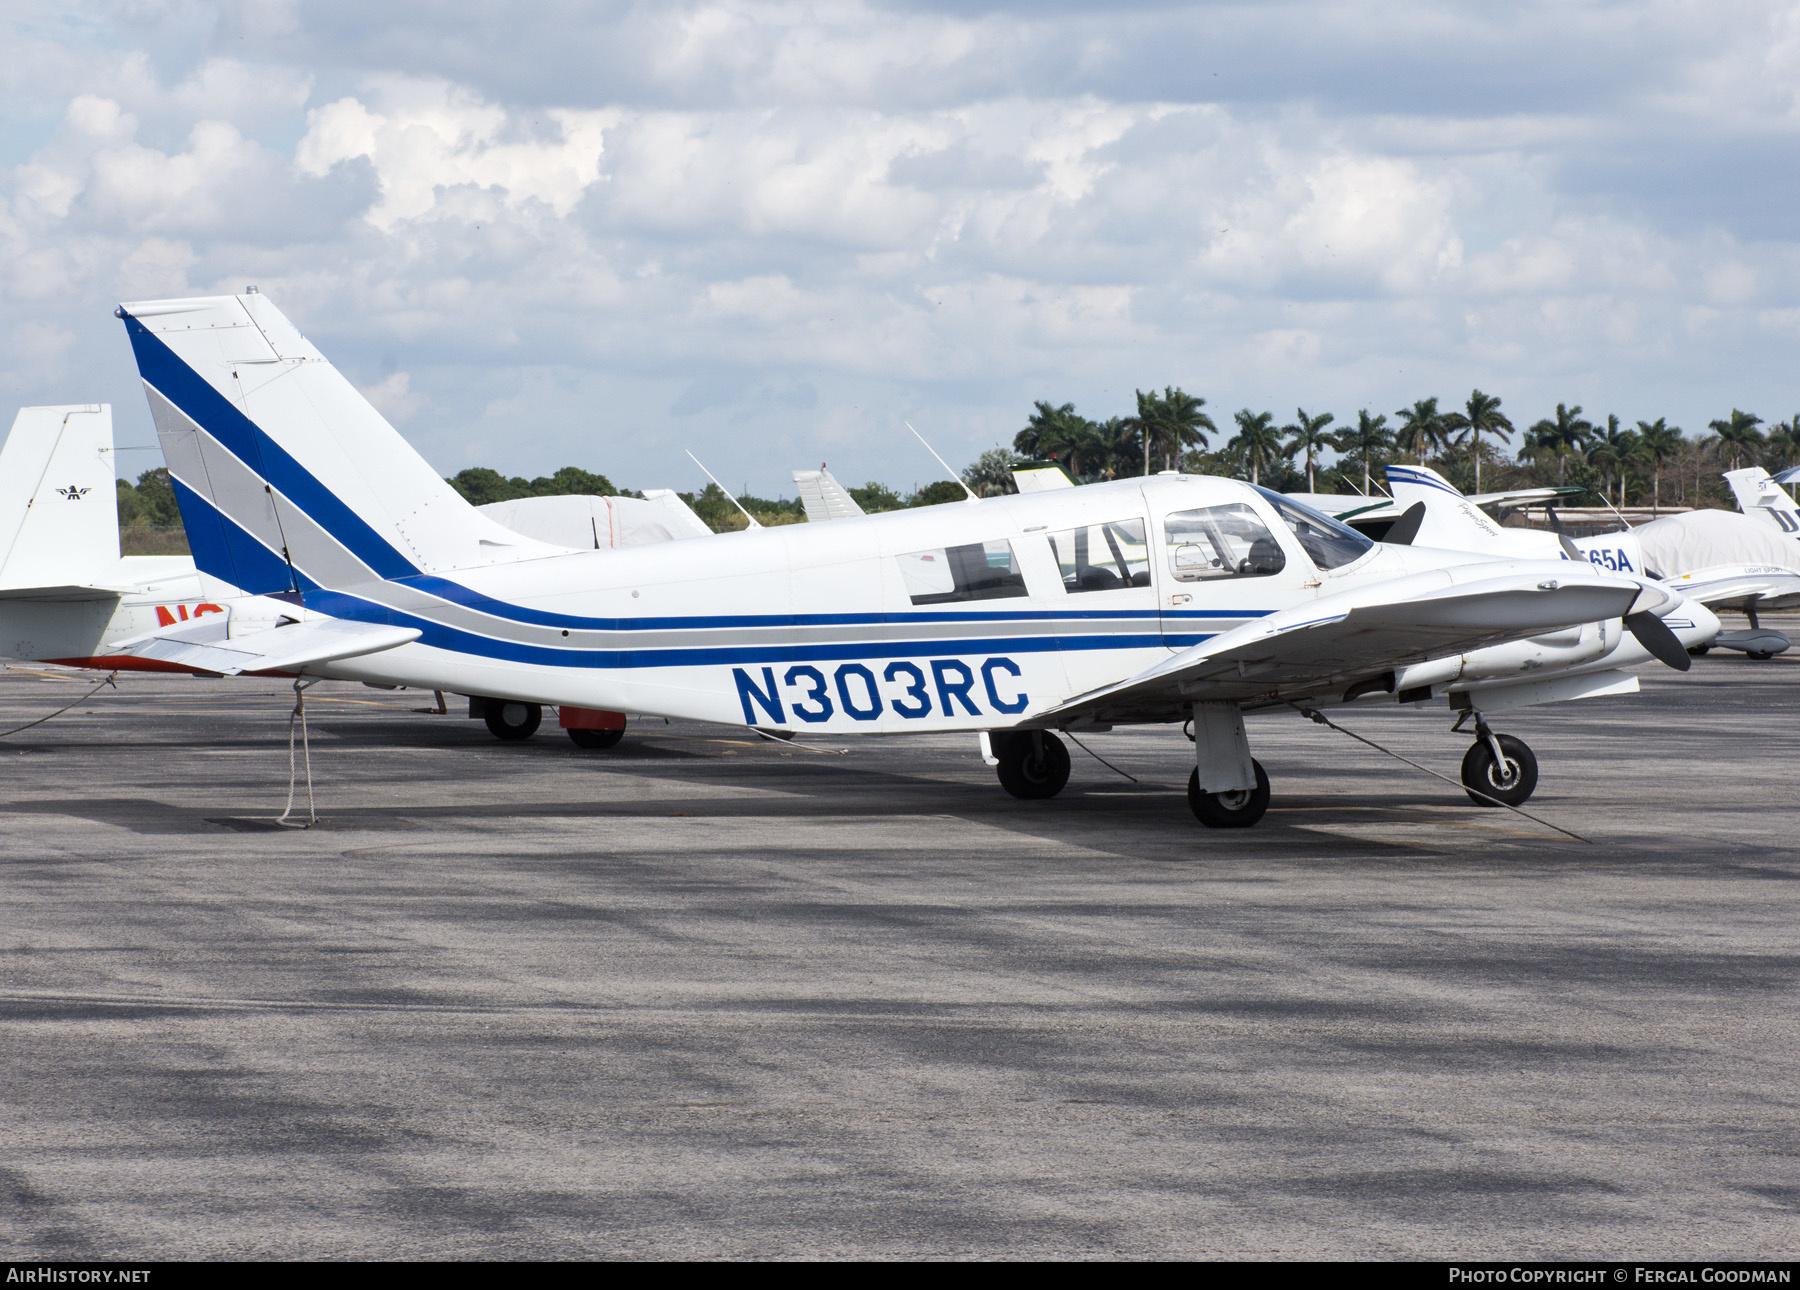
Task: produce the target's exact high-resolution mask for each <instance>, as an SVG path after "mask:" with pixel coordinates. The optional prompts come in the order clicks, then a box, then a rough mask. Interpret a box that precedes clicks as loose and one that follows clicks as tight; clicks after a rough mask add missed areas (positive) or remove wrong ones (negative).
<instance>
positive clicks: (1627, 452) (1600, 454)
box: [1587, 414, 1637, 505]
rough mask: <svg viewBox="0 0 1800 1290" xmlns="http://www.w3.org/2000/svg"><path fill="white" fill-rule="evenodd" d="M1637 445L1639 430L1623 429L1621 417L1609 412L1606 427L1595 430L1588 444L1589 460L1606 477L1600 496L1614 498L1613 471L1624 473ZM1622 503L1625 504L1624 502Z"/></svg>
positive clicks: (1608, 498)
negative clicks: (1620, 421) (1620, 422)
mask: <svg viewBox="0 0 1800 1290" xmlns="http://www.w3.org/2000/svg"><path fill="white" fill-rule="evenodd" d="M1627 436H1629V439H1628V438H1627ZM1636 447H1637V432H1636V431H1634V430H1621V429H1620V428H1619V418H1618V417H1616V416H1612V415H1610V414H1609V415H1608V416H1607V418H1606V429H1604V430H1598V429H1597V430H1595V432H1594V437H1593V440H1592V441H1591V442H1590V444H1589V446H1588V451H1587V462H1588V465H1590V466H1593V467H1594V468H1596V469H1597V470H1599V471H1600V473H1601V474H1602V475H1604V476H1605V477H1606V483H1605V485H1604V486H1603V487H1602V489H1601V492H1600V496H1602V497H1604V498H1606V499H1607V500H1608V501H1611V500H1612V481H1613V471H1614V470H1617V471H1619V473H1620V474H1621V475H1623V474H1624V471H1625V463H1626V462H1627V461H1629V460H1630V458H1631V455H1632V450H1633V449H1635V448H1636ZM1620 504H1621V505H1623V503H1620Z"/></svg>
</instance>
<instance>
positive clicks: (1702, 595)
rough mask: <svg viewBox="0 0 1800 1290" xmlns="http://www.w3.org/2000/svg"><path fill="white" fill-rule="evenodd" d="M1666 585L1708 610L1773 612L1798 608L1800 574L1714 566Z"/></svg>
mask: <svg viewBox="0 0 1800 1290" xmlns="http://www.w3.org/2000/svg"><path fill="white" fill-rule="evenodd" d="M1667 581H1668V584H1669V586H1671V587H1673V588H1675V589H1676V590H1677V591H1679V592H1680V593H1681V594H1682V595H1684V596H1686V597H1687V598H1688V599H1689V600H1697V601H1699V602H1700V603H1701V604H1703V605H1705V606H1707V607H1708V608H1712V607H1714V606H1718V607H1721V608H1755V609H1758V610H1770V611H1773V610H1778V609H1792V608H1794V607H1795V606H1797V605H1800V573H1795V572H1794V571H1793V570H1791V569H1782V568H1776V567H1774V566H1771V565H1737V564H1727V565H1717V566H1715V567H1713V568H1710V569H1698V570H1696V571H1695V572H1693V573H1684V574H1682V575H1681V576H1680V577H1676V578H1670V579H1668V580H1667Z"/></svg>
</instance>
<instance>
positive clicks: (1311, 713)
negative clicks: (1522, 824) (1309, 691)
mask: <svg viewBox="0 0 1800 1290" xmlns="http://www.w3.org/2000/svg"><path fill="white" fill-rule="evenodd" d="M1282 702H1283V703H1286V704H1287V705H1288V707H1290V708H1292V709H1293V710H1294V711H1295V712H1298V713H1299V714H1300V715H1301V716H1303V717H1307V718H1310V719H1311V720H1313V721H1316V722H1318V723H1319V724H1320V725H1322V726H1329V727H1331V729H1333V730H1335V731H1337V732H1338V733H1339V734H1341V735H1349V736H1350V737H1351V738H1352V739H1354V740H1356V742H1358V743H1361V744H1367V745H1369V747H1371V748H1373V749H1374V750H1375V751H1376V752H1382V753H1386V754H1387V755H1388V756H1390V757H1392V758H1393V759H1394V760H1395V761H1403V762H1405V763H1406V764H1407V765H1408V766H1411V767H1412V768H1413V769H1414V770H1422V771H1424V772H1425V773H1426V774H1427V775H1430V776H1431V777H1432V778H1433V779H1441V780H1443V781H1444V782H1445V783H1446V784H1453V785H1455V786H1456V787H1457V788H1460V789H1463V790H1464V791H1465V792H1468V793H1470V794H1472V795H1473V796H1475V797H1479V798H1481V799H1482V800H1483V801H1488V802H1492V803H1493V804H1494V805H1495V806H1504V807H1505V808H1506V809H1507V810H1509V811H1517V812H1518V813H1519V814H1520V815H1523V816H1524V817H1525V818H1526V819H1528V820H1532V821H1534V822H1536V823H1538V824H1541V825H1543V826H1544V827H1545V828H1546V829H1555V830H1556V831H1557V832H1558V833H1561V834H1563V835H1564V836H1566V837H1571V838H1574V839H1575V840H1576V841H1577V842H1585V843H1587V845H1589V846H1593V845H1594V842H1593V839H1592V838H1584V837H1582V836H1581V834H1579V833H1575V832H1572V831H1571V830H1569V829H1565V828H1563V827H1562V825H1560V824H1552V823H1550V821H1549V820H1546V819H1544V818H1542V817H1541V816H1537V815H1533V814H1532V813H1531V812H1530V811H1526V810H1521V809H1520V808H1519V807H1516V806H1514V805H1513V804H1512V803H1511V802H1502V801H1501V800H1500V799H1499V798H1497V797H1495V796H1494V795H1493V794H1491V793H1484V792H1482V791H1481V790H1480V789H1479V788H1470V787H1469V786H1468V785H1467V784H1465V783H1463V782H1462V781H1461V780H1458V779H1451V778H1450V777H1449V776H1448V775H1444V774H1440V773H1439V772H1437V771H1435V770H1433V769H1431V767H1429V766H1421V765H1419V763H1418V762H1416V761H1414V760H1413V759H1412V758H1410V757H1402V756H1401V755H1400V754H1399V753H1397V752H1395V751H1394V750H1393V749H1392V748H1383V747H1382V746H1381V745H1380V744H1378V743H1376V742H1375V741H1374V740H1373V739H1365V738H1364V737H1363V736H1361V735H1359V734H1357V733H1356V731H1354V730H1346V729H1345V728H1344V727H1343V726H1340V725H1339V724H1338V723H1337V722H1335V721H1333V720H1332V719H1331V718H1330V717H1327V716H1326V715H1325V714H1324V713H1323V712H1320V711H1319V710H1318V709H1317V708H1303V707H1301V706H1300V705H1299V704H1298V703H1295V702H1294V701H1293V700H1292V699H1283V700H1282Z"/></svg>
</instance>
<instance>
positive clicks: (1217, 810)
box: [1188, 757, 1269, 829]
mask: <svg viewBox="0 0 1800 1290" xmlns="http://www.w3.org/2000/svg"><path fill="white" fill-rule="evenodd" d="M1250 765H1251V766H1252V767H1253V768H1254V769H1255V771H1256V787H1255V788H1249V789H1239V790H1237V791H1236V792H1230V793H1205V792H1202V791H1201V789H1200V771H1199V770H1198V769H1195V770H1191V771H1189V772H1188V809H1189V810H1191V811H1193V813H1194V818H1195V819H1196V820H1199V821H1200V823H1202V824H1204V825H1205V826H1206V827H1207V828H1209V829H1247V828H1249V827H1250V826H1251V825H1252V824H1255V823H1256V822H1257V821H1258V820H1260V819H1262V817H1263V812H1265V811H1267V810H1268V809H1269V774H1268V772H1267V771H1265V770H1264V769H1263V765H1262V763H1261V762H1259V761H1257V760H1256V759H1255V758H1254V757H1253V758H1251V759H1250Z"/></svg>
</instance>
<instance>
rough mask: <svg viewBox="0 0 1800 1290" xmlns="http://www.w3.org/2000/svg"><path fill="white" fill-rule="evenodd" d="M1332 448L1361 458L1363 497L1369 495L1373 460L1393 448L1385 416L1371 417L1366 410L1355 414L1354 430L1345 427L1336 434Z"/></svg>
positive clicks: (1392, 440) (1363, 409)
mask: <svg viewBox="0 0 1800 1290" xmlns="http://www.w3.org/2000/svg"><path fill="white" fill-rule="evenodd" d="M1332 446H1333V447H1335V448H1336V449H1337V450H1338V451H1339V452H1348V453H1353V454H1354V455H1356V456H1358V457H1360V458H1362V465H1363V496H1365V497H1367V496H1368V495H1369V473H1370V471H1371V470H1372V469H1373V468H1374V459H1375V458H1376V457H1378V456H1380V455H1381V454H1382V453H1384V452H1386V451H1387V450H1388V449H1390V448H1392V447H1393V446H1394V439H1393V436H1392V435H1390V434H1389V433H1388V429H1387V417H1386V416H1385V415H1383V416H1378V417H1372V416H1370V415H1369V410H1368V409H1367V408H1362V409H1360V410H1359V411H1358V412H1357V414H1356V425H1355V427H1354V428H1352V427H1349V426H1346V427H1344V429H1342V430H1340V431H1339V432H1338V436H1337V438H1336V439H1334V440H1333V441H1332Z"/></svg>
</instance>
